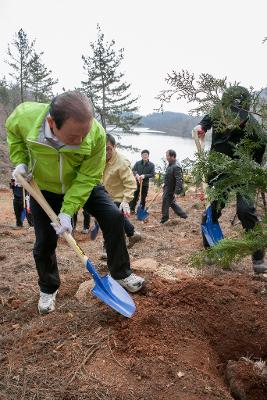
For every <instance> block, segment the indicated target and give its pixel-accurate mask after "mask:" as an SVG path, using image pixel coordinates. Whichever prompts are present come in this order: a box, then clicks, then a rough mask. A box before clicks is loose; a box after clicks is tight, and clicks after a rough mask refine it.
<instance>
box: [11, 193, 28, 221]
mask: <svg viewBox="0 0 267 400" xmlns="http://www.w3.org/2000/svg"><path fill="white" fill-rule="evenodd" d="M13 208H14V213H15V217H16V225H17V226H22V225H23V222H22V221H21V213H22V211H23V208H24V205H23V197H18V196H14V198H13ZM26 218H27V221H28V224H29V226H33V219H32V215H31V214H29V213H28V212H26Z"/></svg>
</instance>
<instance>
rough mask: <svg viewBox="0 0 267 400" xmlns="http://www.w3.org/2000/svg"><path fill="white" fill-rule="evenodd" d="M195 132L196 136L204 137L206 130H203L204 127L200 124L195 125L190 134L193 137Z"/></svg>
mask: <svg viewBox="0 0 267 400" xmlns="http://www.w3.org/2000/svg"><path fill="white" fill-rule="evenodd" d="M195 134H197V136H198V138H204V137H205V135H206V132H205V131H204V129H203V128H202V126H201V125H197V126H195V127H194V128H193V130H192V136H193V137H194V135H195Z"/></svg>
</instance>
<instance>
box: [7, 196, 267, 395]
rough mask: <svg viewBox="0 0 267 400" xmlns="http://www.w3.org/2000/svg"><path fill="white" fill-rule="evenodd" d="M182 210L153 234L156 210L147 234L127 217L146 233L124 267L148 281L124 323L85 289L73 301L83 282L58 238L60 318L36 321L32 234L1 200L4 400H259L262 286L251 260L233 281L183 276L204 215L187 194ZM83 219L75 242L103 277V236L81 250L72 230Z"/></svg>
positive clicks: (214, 271) (265, 353) (264, 335)
mask: <svg viewBox="0 0 267 400" xmlns="http://www.w3.org/2000/svg"><path fill="white" fill-rule="evenodd" d="M153 190H154V189H152V190H151V193H150V196H153ZM180 203H181V205H182V206H183V207H184V208H185V209H186V210H187V212H188V213H189V218H188V219H187V220H180V219H178V218H176V217H175V218H174V217H173V216H172V220H173V222H170V223H169V224H167V225H164V226H160V225H159V220H160V201H158V204H156V205H155V206H154V207H153V210H151V213H150V220H149V222H148V223H147V224H142V223H140V222H137V221H135V219H134V218H132V221H133V222H134V224H135V225H136V229H137V230H139V231H140V232H141V233H142V235H143V241H142V242H141V243H138V244H136V245H135V246H134V247H133V248H132V249H130V256H131V261H132V266H133V268H134V270H135V272H136V273H139V274H142V275H144V276H145V277H146V279H147V286H146V288H145V289H144V290H143V291H142V293H140V294H135V295H134V296H133V297H134V300H135V302H136V305H137V312H136V314H135V315H134V317H133V318H131V319H126V318H124V317H122V316H120V315H118V314H116V313H115V312H114V311H112V310H111V309H109V308H108V307H107V306H105V305H104V304H102V303H100V302H99V301H98V300H97V299H96V298H93V297H92V296H91V294H90V292H89V290H87V291H85V293H83V294H82V295H77V297H76V296H75V294H76V292H77V290H78V288H79V286H80V284H81V283H82V282H84V281H86V280H88V279H90V277H89V275H88V273H87V272H86V271H85V269H84V268H83V266H82V265H80V262H79V261H78V260H77V259H76V256H75V255H74V254H73V253H72V251H71V250H70V249H69V248H68V247H67V245H66V243H65V242H64V241H63V240H61V239H60V241H59V244H58V251H57V254H58V262H59V268H60V273H61V281H62V283H61V288H60V291H59V294H58V300H57V309H56V311H55V312H54V313H52V314H50V315H47V316H43V317H41V316H39V315H38V313H37V307H36V304H37V301H38V285H37V278H36V272H35V267H34V263H33V259H32V254H31V251H32V245H33V242H34V233H33V232H32V231H31V230H29V229H27V227H26V226H25V228H24V229H21V230H14V229H12V227H11V224H12V223H13V221H14V217H13V212H12V199H11V194H10V192H9V190H6V191H5V190H2V191H1V192H0V207H1V208H0V209H1V225H0V235H1V247H0V265H1V269H0V274H1V282H2V285H1V287H0V301H1V305H0V309H1V314H0V315H1V319H0V323H1V336H0V351H1V353H0V361H1V364H0V399H1V400H2V399H3V400H11V399H12V400H13V399H14V400H15V399H24V400H30V399H31V400H33V399H35V400H36V399H38V400H44V399H45V400H56V399H57V400H82V399H90V400H95V399H103V400H104V399H118V400H123V399H124V400H133V399H136V400H141V399H143V400H152V399H153V400H155V399H166V400H167V399H168V400H169V399H170V400H172V399H173V400H204V399H205V400H215V399H216V400H228V399H241V400H244V399H245V400H265V399H267V381H266V374H265V372H261V374H258V373H256V372H255V368H254V367H253V365H254V364H255V362H256V364H257V362H259V361H260V362H261V365H264V361H265V360H266V358H267V320H266V314H267V288H266V283H265V281H264V280H262V279H256V278H254V277H253V275H252V273H251V265H250V264H251V262H250V259H249V258H247V259H245V260H244V261H243V262H242V263H240V264H238V265H235V266H233V268H232V270H231V271H223V270H221V269H219V268H216V267H206V268H204V269H201V270H200V269H199V270H196V269H193V268H191V267H190V263H189V256H190V255H191V254H193V253H194V252H195V251H197V250H198V249H200V248H201V238H200V233H199V221H200V217H201V212H202V207H203V206H202V204H200V202H199V200H198V197H197V196H196V195H195V193H193V192H192V193H188V194H187V195H186V196H185V197H184V198H181V200H180ZM234 214H235V210H234V208H233V206H231V207H228V209H227V210H226V211H225V213H224V214H223V217H222V228H223V230H224V232H225V234H226V236H235V235H237V234H238V231H239V230H240V225H237V226H235V227H234V228H233V227H231V225H230V222H229V221H230V219H232V218H233V216H234ZM81 219H82V216H80V217H79V224H78V230H77V232H76V233H75V237H76V239H77V241H78V242H79V243H80V245H81V246H82V247H83V248H84V250H85V251H86V253H87V254H88V256H89V257H90V259H92V260H93V261H94V262H95V264H96V265H97V267H98V269H99V270H100V271H101V272H102V273H104V272H105V271H106V266H105V264H103V263H100V262H99V255H100V254H101V247H102V240H101V237H100V236H101V235H99V237H98V238H97V240H96V241H95V242H89V241H88V240H87V237H86V236H85V235H82V234H81V233H80V232H79V231H80V229H81ZM25 225H26V224H25ZM79 293H80V294H81V291H79ZM244 357H246V358H245V359H244ZM244 360H245V361H244ZM257 365H258V364H257ZM263 371H265V369H264V368H263Z"/></svg>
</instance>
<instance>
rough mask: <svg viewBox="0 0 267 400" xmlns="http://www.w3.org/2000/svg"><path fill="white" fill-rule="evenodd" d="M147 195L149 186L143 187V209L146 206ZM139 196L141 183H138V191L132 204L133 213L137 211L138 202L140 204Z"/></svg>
mask: <svg viewBox="0 0 267 400" xmlns="http://www.w3.org/2000/svg"><path fill="white" fill-rule="evenodd" d="M147 193H148V186H146V185H142V193H141V205H142V207H143V208H145V205H146V197H147ZM139 194H140V183H139V182H137V189H136V191H135V192H134V198H133V200H132V201H131V202H130V209H131V211H135V207H136V204H137V202H138V198H139Z"/></svg>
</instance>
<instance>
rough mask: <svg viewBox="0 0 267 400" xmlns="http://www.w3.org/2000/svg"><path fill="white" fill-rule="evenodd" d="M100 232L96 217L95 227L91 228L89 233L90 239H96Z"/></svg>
mask: <svg viewBox="0 0 267 400" xmlns="http://www.w3.org/2000/svg"><path fill="white" fill-rule="evenodd" d="M98 232H99V223H98V222H97V220H96V219H95V225H94V227H93V229H90V233H89V236H90V239H91V240H95V239H96V237H97V235H98Z"/></svg>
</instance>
